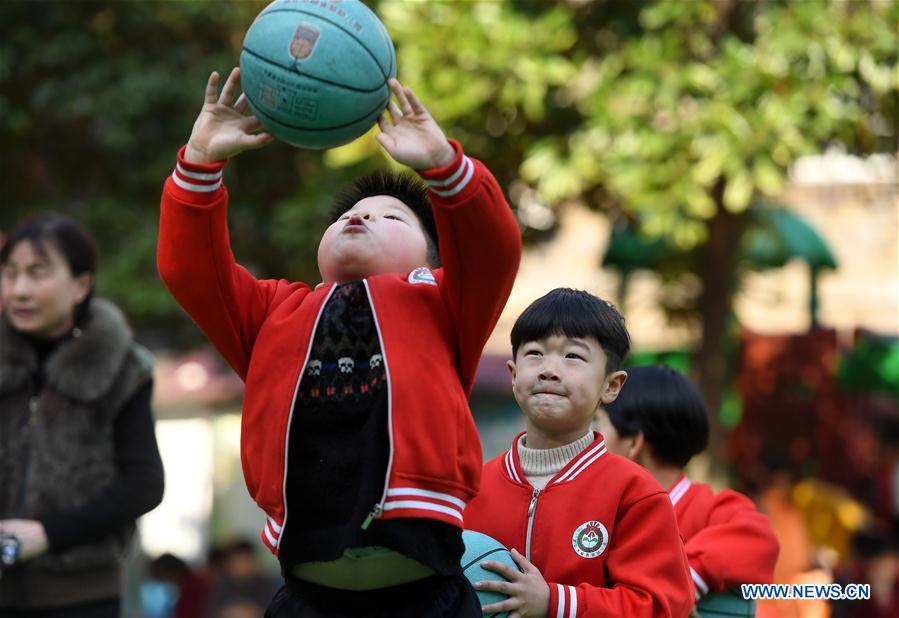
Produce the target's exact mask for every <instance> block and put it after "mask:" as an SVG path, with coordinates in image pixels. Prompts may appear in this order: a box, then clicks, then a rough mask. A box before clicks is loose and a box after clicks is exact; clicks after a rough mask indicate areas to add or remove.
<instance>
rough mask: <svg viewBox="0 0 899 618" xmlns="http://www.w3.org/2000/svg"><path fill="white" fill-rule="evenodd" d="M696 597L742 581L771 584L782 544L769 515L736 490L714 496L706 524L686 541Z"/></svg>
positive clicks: (745, 582) (730, 586)
mask: <svg viewBox="0 0 899 618" xmlns="http://www.w3.org/2000/svg"><path fill="white" fill-rule="evenodd" d="M686 549H687V559H688V560H689V562H690V570H691V572H692V573H691V574H692V576H693V580H694V582H695V583H696V595H697V598H698V597H700V596H703V595H705V594H707V593H709V592H722V591H724V590H727V589H728V588H732V587H734V586H736V585H739V584H770V583H771V582H772V579H773V577H774V563H775V562H776V561H777V553H778V550H779V546H778V543H777V537H775V536H774V531H773V530H772V529H771V524H770V523H769V522H768V518H767V517H766V516H765V515H763V514H761V513H759V512H758V511H757V510H756V508H755V505H754V504H753V503H752V501H751V500H750V499H749V498H747V497H746V496H743V495H742V494H739V493H737V492H735V491H730V490H725V491H722V492H721V493H719V494H717V495H716V496H715V502H714V505H713V506H712V510H711V512H710V514H709V520H708V524H707V525H706V527H704V528H703V529H702V530H700V531H699V532H697V533H696V534H695V535H693V537H692V538H690V539H689V540H688V541H687V543H686Z"/></svg>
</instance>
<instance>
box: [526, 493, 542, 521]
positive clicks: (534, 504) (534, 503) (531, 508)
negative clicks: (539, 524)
mask: <svg viewBox="0 0 899 618" xmlns="http://www.w3.org/2000/svg"><path fill="white" fill-rule="evenodd" d="M539 495H540V490H539V489H535V490H534V497H533V498H531V506H529V507H528V517H532V516H533V515H534V509H535V508H537V497H538V496H539Z"/></svg>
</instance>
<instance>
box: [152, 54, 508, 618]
mask: <svg viewBox="0 0 899 618" xmlns="http://www.w3.org/2000/svg"><path fill="white" fill-rule="evenodd" d="M238 90H239V70H238V69H235V70H234V71H233V72H232V73H231V75H230V77H229V78H228V80H227V82H226V83H225V85H224V87H223V88H222V91H221V94H219V93H218V76H217V74H215V73H213V74H212V76H211V77H210V79H209V82H208V84H207V88H206V99H205V104H204V106H203V110H202V111H201V112H200V115H199V117H198V118H197V121H196V123H195V125H194V129H193V132H192V134H191V137H190V141H189V142H188V143H187V145H186V146H185V147H184V148H183V149H182V150H181V152H180V153H179V155H178V164H177V166H176V169H175V171H174V173H173V174H172V176H171V177H170V178H169V179H168V180H167V181H166V185H165V189H164V192H163V197H162V215H161V224H160V234H159V253H158V262H159V270H160V274H161V276H162V278H163V280H164V281H165V283H166V285H167V286H168V288H169V290H170V291H171V292H172V294H173V296H174V297H175V298H176V299H177V300H178V302H179V303H180V304H181V305H182V306H183V307H184V308H185V310H186V311H187V312H188V313H189V314H190V315H191V317H192V318H193V319H194V320H195V321H196V323H197V324H198V325H199V326H200V328H201V329H202V330H203V331H204V333H205V334H206V335H207V336H208V337H209V339H210V340H211V341H212V343H213V344H215V346H216V347H217V348H218V349H219V351H220V352H221V353H222V355H223V356H224V357H225V359H226V360H227V361H228V363H229V364H230V365H231V366H232V367H233V368H234V370H235V371H236V372H237V373H238V374H239V375H240V376H241V377H242V378H243V379H244V381H245V383H246V391H245V396H244V406H243V417H242V433H241V459H242V463H243V469H244V476H245V480H246V483H247V487H248V489H249V491H250V493H251V495H252V496H253V498H254V499H255V501H256V503H257V504H258V505H259V506H260V507H261V508H262V509H263V510H264V511H265V512H266V514H267V515H268V518H267V521H266V524H265V527H264V531H263V534H262V540H263V542H264V543H265V544H266V545H267V546H268V547H269V548H270V549H271V550H272V552H274V553H275V554H277V555H278V558H279V561H280V563H281V567H282V572H283V574H284V576H285V579H286V587H285V588H283V589H282V590H281V591H279V593H278V595H277V596H276V597H275V599H274V600H273V601H272V604H271V605H270V606H269V610H268V612H267V614H266V615H267V616H273V617H279V618H280V617H282V616H285V617H286V616H384V617H387V616H390V617H397V616H400V617H401V616H408V617H410V618H413V617H414V618H421V617H425V616H433V617H435V618H436V617H442V616H453V617H455V616H460V617H462V616H479V615H480V610H479V607H478V603H477V597H476V595H475V594H474V591H473V590H472V589H471V586H470V585H469V584H468V583H467V580H465V578H464V577H463V576H462V575H461V566H460V564H459V559H460V557H461V555H462V552H463V546H462V541H461V527H462V512H463V510H464V509H465V506H466V504H467V502H468V501H470V500H471V498H472V497H473V496H474V495H475V494H476V493H477V491H478V486H479V479H480V461H481V452H480V447H479V440H478V435H477V430H476V428H475V425H474V422H473V420H472V418H471V414H470V411H469V408H468V402H467V398H468V394H469V392H470V389H471V385H472V382H473V379H474V374H475V369H476V367H477V364H478V360H479V358H480V354H481V350H482V348H483V345H484V343H485V342H486V340H487V337H488V335H489V333H490V332H491V330H492V329H493V327H494V325H495V323H496V321H497V319H498V318H499V315H500V312H501V311H502V308H503V306H504V304H505V302H506V299H507V297H508V295H509V292H510V290H511V287H512V282H513V280H514V278H515V274H516V272H517V269H518V263H519V260H520V256H521V239H520V235H519V232H518V226H517V223H516V221H515V219H514V217H513V215H512V213H511V211H510V209H509V206H508V204H507V203H506V201H505V199H504V198H503V195H502V192H501V190H500V189H499V187H498V185H497V184H496V181H495V180H494V178H493V177H492V175H491V174H490V172H489V171H488V170H487V169H486V168H485V167H484V166H483V165H482V164H481V163H480V162H478V161H476V160H474V159H471V158H469V157H467V156H465V155H464V153H463V152H462V150H461V148H460V146H459V145H458V143H456V142H453V141H449V140H447V139H446V137H445V136H444V135H443V132H442V131H441V130H440V127H439V126H438V125H437V123H436V122H435V121H434V120H433V118H431V116H430V114H428V112H427V110H426V109H425V108H424V106H423V105H422V104H421V103H420V102H419V101H418V99H417V98H416V97H415V95H414V94H413V92H412V91H411V90H410V89H409V88H404V87H402V86H401V85H400V84H399V82H397V81H396V80H392V81H391V90H392V91H393V93H394V95H395V96H396V102H393V101H391V102H390V104H389V107H388V111H389V117H388V115H385V116H384V117H382V118H381V120H380V121H379V124H380V127H381V129H382V132H381V133H380V135H379V136H378V140H379V142H380V143H381V145H382V146H383V147H384V149H385V150H386V151H387V152H388V154H389V155H390V156H391V157H393V159H394V160H396V161H397V162H399V163H402V164H405V165H408V166H409V167H412V168H413V169H415V170H416V171H417V172H418V174H419V176H420V177H421V178H422V179H423V180H424V183H421V181H419V180H417V179H414V178H409V177H403V176H395V175H389V174H379V175H375V176H370V177H367V178H363V179H360V180H359V181H357V182H356V183H355V184H354V185H353V187H352V188H351V189H350V190H349V191H347V192H345V193H344V194H343V195H341V196H339V197H338V198H337V200H336V201H335V204H334V210H333V216H332V223H331V226H330V227H329V228H328V229H327V230H326V231H325V233H324V236H323V237H322V239H321V242H320V244H319V250H318V265H319V270H320V272H321V277H322V283H320V284H319V285H317V286H315V287H314V288H313V287H312V286H309V285H307V284H305V283H299V282H288V281H284V280H261V279H256V278H255V277H253V276H252V275H251V274H250V273H249V272H247V271H246V270H245V269H243V268H242V267H241V266H239V265H238V264H237V263H236V262H235V260H234V257H233V255H232V253H231V249H230V246H229V241H228V229H227V222H226V205H227V200H228V195H227V192H226V191H225V188H224V186H223V185H222V168H223V167H224V166H225V161H226V159H227V158H229V157H233V156H234V155H236V154H238V153H240V152H242V151H243V150H247V149H251V148H256V147H261V146H263V145H265V144H266V143H268V142H269V141H270V140H271V137H270V136H268V135H267V134H265V133H259V132H258V131H259V130H260V124H259V123H258V121H257V120H256V119H255V118H254V117H252V116H248V115H247V104H246V99H245V98H244V96H243V95H242V96H241V97H240V98H237V100H236V101H235V95H236V93H237V91H238ZM438 237H439V242H438Z"/></svg>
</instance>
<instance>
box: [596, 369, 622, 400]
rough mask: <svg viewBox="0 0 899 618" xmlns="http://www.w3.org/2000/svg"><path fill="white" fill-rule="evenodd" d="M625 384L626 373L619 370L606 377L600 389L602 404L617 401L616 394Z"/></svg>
mask: <svg viewBox="0 0 899 618" xmlns="http://www.w3.org/2000/svg"><path fill="white" fill-rule="evenodd" d="M625 382H627V372H626V371H621V370H619V371H615V372H613V373H611V374H609V375H608V376H606V379H605V381H604V383H603V389H602V398H601V401H602V403H612V402H613V401H615V400H616V399H618V393H620V392H621V387H622V386H624V383H625Z"/></svg>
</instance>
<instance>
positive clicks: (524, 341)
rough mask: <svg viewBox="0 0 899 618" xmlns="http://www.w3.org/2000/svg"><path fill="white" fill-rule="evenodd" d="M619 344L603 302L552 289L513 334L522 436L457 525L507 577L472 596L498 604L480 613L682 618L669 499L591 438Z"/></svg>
mask: <svg viewBox="0 0 899 618" xmlns="http://www.w3.org/2000/svg"><path fill="white" fill-rule="evenodd" d="M629 348H630V338H629V335H628V332H627V329H626V328H625V326H624V319H623V318H622V317H621V315H619V313H618V312H617V311H616V310H615V308H614V307H612V306H611V305H610V304H609V303H607V302H605V301H603V300H601V299H599V298H597V297H596V296H593V295H592V294H588V293H587V292H583V291H579V290H570V289H565V288H559V289H555V290H553V291H552V292H550V293H549V294H547V295H545V296H543V297H542V298H539V299H537V300H536V301H534V302H533V303H532V304H531V305H530V306H529V307H528V308H527V309H526V310H525V311H524V313H522V314H521V316H519V318H518V320H517V321H516V322H515V325H514V327H513V328H512V355H513V358H514V360H512V361H509V371H510V372H511V373H512V391H513V393H514V395H515V399H516V401H517V402H518V405H519V406H520V407H521V410H522V412H524V415H525V417H526V431H525V432H524V433H522V434H519V435H518V436H516V437H515V440H514V441H513V443H512V448H511V449H510V450H509V451H507V452H506V453H504V454H503V455H500V456H499V457H497V458H495V459H493V460H492V461H490V462H488V463H487V464H486V465H485V466H484V476H483V486H482V489H481V493H480V494H479V495H478V496H477V498H475V499H474V500H473V501H472V502H471V504H469V506H468V509H467V510H466V512H465V523H466V526H467V527H468V528H470V529H472V530H475V531H477V532H482V533H484V534H487V535H489V536H491V537H493V538H495V539H497V540H498V541H500V542H501V543H503V544H504V545H505V546H506V547H509V548H512V556H513V558H514V559H515V561H516V562H517V564H518V565H519V567H521V572H518V571H516V570H515V569H512V568H510V567H508V566H505V565H503V564H501V563H498V562H495V561H490V560H487V561H485V562H484V563H483V565H482V566H483V568H486V569H490V570H493V571H495V572H497V573H499V574H501V575H502V576H503V577H505V578H506V580H508V581H505V582H497V581H484V582H479V583H477V584H476V587H477V588H478V589H479V590H490V591H495V592H500V593H503V594H506V595H508V596H509V598H508V599H506V600H504V601H501V602H499V603H493V604H490V605H488V606H486V607H485V608H484V612H485V613H491V612H510V615H511V616H519V617H525V616H535V617H536V616H540V617H543V616H552V617H556V616H562V617H564V618H581V617H588V616H597V617H599V616H602V617H607V616H621V617H623V618H637V617H640V616H646V617H647V618H649V617H650V616H652V617H658V616H669V617H677V618H683V617H684V616H687V615H688V614H689V612H690V608H691V607H692V606H693V590H692V584H691V582H690V575H689V572H688V570H687V562H686V558H685V556H684V549H683V544H682V543H681V539H680V536H679V535H678V530H677V523H676V521H675V518H674V512H673V510H672V508H671V502H670V501H669V500H668V496H667V494H666V493H665V491H664V490H663V489H662V488H661V487H660V486H659V484H658V483H657V482H656V481H655V480H654V479H653V478H652V477H651V476H650V475H649V474H648V473H647V472H646V471H645V470H643V469H642V468H640V467H639V466H637V465H635V464H634V463H633V462H630V461H628V460H627V459H625V458H623V457H618V456H617V455H613V454H612V453H610V452H608V451H607V449H606V447H605V442H604V440H603V437H602V436H601V435H598V434H594V432H593V431H592V426H591V424H592V420H593V415H594V413H595V411H596V407H597V405H599V404H600V403H602V404H604V405H605V404H608V403H610V402H612V401H614V400H615V398H616V397H617V396H618V393H619V391H620V390H621V387H622V386H623V385H624V383H625V380H626V379H627V374H626V373H625V372H624V371H621V370H620V367H621V362H622V361H623V360H624V358H625V357H626V356H627V353H628V350H629Z"/></svg>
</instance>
